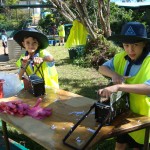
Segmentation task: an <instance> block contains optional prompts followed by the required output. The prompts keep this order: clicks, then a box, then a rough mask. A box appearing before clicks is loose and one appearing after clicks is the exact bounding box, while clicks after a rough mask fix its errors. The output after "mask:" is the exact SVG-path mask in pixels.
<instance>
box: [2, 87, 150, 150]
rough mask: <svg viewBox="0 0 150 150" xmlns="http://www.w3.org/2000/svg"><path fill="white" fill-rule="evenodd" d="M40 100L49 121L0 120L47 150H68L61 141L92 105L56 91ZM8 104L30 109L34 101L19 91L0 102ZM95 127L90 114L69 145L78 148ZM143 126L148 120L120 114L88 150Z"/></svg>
mask: <svg viewBox="0 0 150 150" xmlns="http://www.w3.org/2000/svg"><path fill="white" fill-rule="evenodd" d="M41 98H42V99H43V102H42V103H41V104H40V105H41V106H42V107H49V108H52V115H51V116H50V117H47V118H45V119H43V120H36V119H33V118H31V117H29V116H25V117H22V118H21V117H16V116H11V115H7V114H0V118H1V119H2V120H3V121H5V122H6V123H9V124H11V125H12V126H14V127H15V128H17V129H18V130H19V131H21V132H22V133H23V134H25V135H26V136H28V137H29V138H31V139H32V140H34V141H36V142H37V143H39V144H40V145H42V146H43V147H44V148H46V149H48V150H50V149H52V150H62V149H63V150H64V149H65V150H68V149H70V148H68V147H67V146H65V145H64V144H63V142H62V140H63V138H64V137H65V135H66V134H67V133H68V131H69V130H70V129H71V127H72V126H73V125H74V124H75V123H76V122H77V121H78V120H79V119H80V118H81V117H82V116H83V114H84V113H85V112H87V111H88V110H89V108H90V106H91V105H93V104H94V102H96V101H95V100H93V99H89V98H86V97H83V96H80V95H77V94H74V93H71V92H67V91H64V90H56V89H46V95H44V96H41ZM12 100H23V101H24V102H25V103H27V104H30V105H31V106H33V105H34V104H35V103H36V100H37V98H36V97H33V96H32V94H30V93H28V91H25V90H22V91H21V92H20V93H18V95H17V96H14V97H10V98H3V99H1V101H12ZM97 125H98V124H97V122H96V121H95V119H94V110H93V111H92V112H91V113H90V115H89V116H88V117H87V118H86V120H85V121H84V122H83V123H82V124H81V125H80V126H79V127H78V128H77V129H76V130H75V132H74V133H73V135H72V136H71V138H70V139H69V142H71V143H72V144H73V145H74V146H76V147H82V145H84V144H85V142H86V140H87V139H88V137H90V136H91V135H92V134H93V131H95V129H96V128H97ZM147 126H150V117H145V116H140V115H137V114H133V113H131V112H127V113H124V114H122V115H120V116H119V117H117V118H116V119H115V121H114V122H113V124H112V125H110V126H105V127H102V129H101V130H100V133H99V134H98V135H97V136H96V137H95V138H94V140H93V141H92V142H91V144H90V145H89V146H88V148H89V149H90V148H91V147H92V146H93V145H95V144H97V143H98V142H99V141H102V140H104V139H106V138H111V137H113V136H116V135H118V134H121V133H126V132H131V131H133V130H138V129H141V128H145V127H147Z"/></svg>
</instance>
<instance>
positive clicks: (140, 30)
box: [108, 22, 150, 43]
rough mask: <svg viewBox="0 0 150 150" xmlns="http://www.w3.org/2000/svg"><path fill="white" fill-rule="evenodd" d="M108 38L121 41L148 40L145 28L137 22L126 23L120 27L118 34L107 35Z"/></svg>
mask: <svg viewBox="0 0 150 150" xmlns="http://www.w3.org/2000/svg"><path fill="white" fill-rule="evenodd" d="M108 40H112V41H116V42H121V43H138V42H144V41H146V42H150V38H148V37H147V31H146V28H145V27H144V25H143V24H141V23H139V22H128V23H126V24H125V25H124V26H123V27H122V30H121V34H120V35H112V36H110V37H108Z"/></svg>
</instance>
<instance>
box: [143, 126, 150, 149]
mask: <svg viewBox="0 0 150 150" xmlns="http://www.w3.org/2000/svg"><path fill="white" fill-rule="evenodd" d="M149 139H150V127H147V128H146V130H145V140H144V150H149Z"/></svg>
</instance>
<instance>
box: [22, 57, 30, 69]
mask: <svg viewBox="0 0 150 150" xmlns="http://www.w3.org/2000/svg"><path fill="white" fill-rule="evenodd" d="M29 59H30V56H29V55H28V56H24V57H22V58H21V66H22V67H25V66H26V65H27V63H28V61H29Z"/></svg>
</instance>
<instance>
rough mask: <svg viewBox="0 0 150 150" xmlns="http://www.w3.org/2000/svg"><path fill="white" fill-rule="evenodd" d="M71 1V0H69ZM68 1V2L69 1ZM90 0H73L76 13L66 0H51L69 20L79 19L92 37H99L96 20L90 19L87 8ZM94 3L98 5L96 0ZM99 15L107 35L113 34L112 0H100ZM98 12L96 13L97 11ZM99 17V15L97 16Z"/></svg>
mask: <svg viewBox="0 0 150 150" xmlns="http://www.w3.org/2000/svg"><path fill="white" fill-rule="evenodd" d="M69 1H71V0H69ZM69 1H68V2H69ZM88 1H89V0H72V2H73V4H74V6H75V8H76V14H74V13H73V12H72V11H71V10H70V8H69V6H68V5H67V3H66V1H63V0H49V2H51V4H53V7H54V8H55V9H57V11H58V12H59V13H60V14H62V15H63V16H64V17H65V18H66V19H67V20H69V21H70V22H72V21H73V20H75V19H78V20H79V21H80V22H81V23H82V24H83V25H84V26H85V27H86V29H87V31H88V33H89V34H90V36H91V38H92V39H96V38H97V30H98V29H97V28H96V27H95V25H96V24H97V22H96V23H95V25H94V22H92V21H91V20H90V17H89V15H88V10H87V2H88ZM93 5H96V0H93ZM97 11H98V15H99V19H100V24H101V26H102V30H103V33H104V36H105V37H108V36H110V35H111V30H110V19H109V17H110V0H107V1H106V2H105V1H104V0H98V10H97ZM95 14H96V13H95ZM96 15H97V14H96ZM95 18H96V19H97V16H95Z"/></svg>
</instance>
